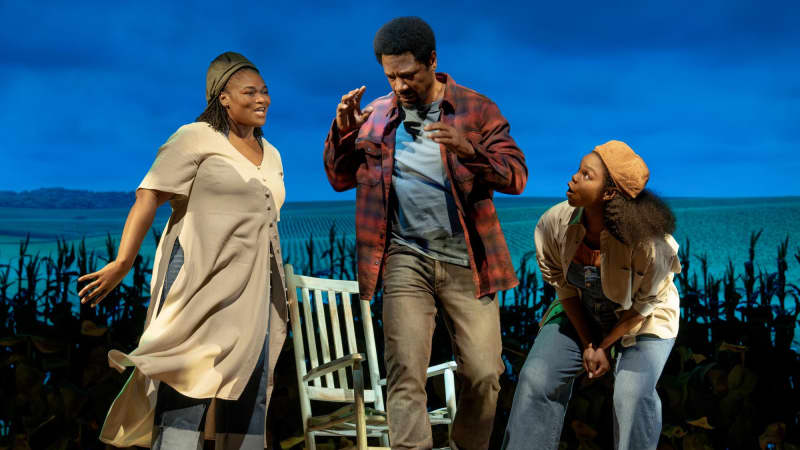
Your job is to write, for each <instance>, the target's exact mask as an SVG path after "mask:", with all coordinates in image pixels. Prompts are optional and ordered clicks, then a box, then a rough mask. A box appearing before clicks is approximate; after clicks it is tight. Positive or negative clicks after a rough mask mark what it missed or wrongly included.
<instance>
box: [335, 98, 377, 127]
mask: <svg viewBox="0 0 800 450" xmlns="http://www.w3.org/2000/svg"><path fill="white" fill-rule="evenodd" d="M366 89H367V88H366V86H361V87H360V88H358V89H354V90H352V91H350V92H348V93H347V94H345V95H343V96H342V101H341V102H339V106H337V107H336V127H337V128H338V129H339V135H340V136H341V135H344V134H347V133H349V132H350V131H353V130H355V129H357V128H359V127H360V126H361V125H363V124H364V122H365V121H366V120H367V117H369V115H370V113H371V112H372V107H371V106H370V107H367V108H364V111H361V97H362V96H363V95H364V91H365V90H366Z"/></svg>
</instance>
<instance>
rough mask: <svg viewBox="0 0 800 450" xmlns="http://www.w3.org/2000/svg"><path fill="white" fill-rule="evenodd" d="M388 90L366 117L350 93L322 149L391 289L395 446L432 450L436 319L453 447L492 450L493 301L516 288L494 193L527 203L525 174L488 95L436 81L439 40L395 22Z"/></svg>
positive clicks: (381, 40) (382, 40)
mask: <svg viewBox="0 0 800 450" xmlns="http://www.w3.org/2000/svg"><path fill="white" fill-rule="evenodd" d="M374 45H375V56H376V58H377V59H378V62H379V63H380V64H381V66H382V67H383V70H384V73H385V75H386V77H387V79H388V81H389V84H390V86H391V88H392V92H391V93H390V94H388V95H386V96H383V97H380V98H378V99H376V100H374V101H373V102H372V103H370V104H369V106H367V107H366V108H364V109H363V110H362V109H361V106H360V105H361V97H362V95H363V94H364V90H365V87H364V86H362V87H361V88H359V89H355V90H353V91H350V92H349V93H347V94H345V95H344V96H342V99H341V102H340V103H339V105H338V107H337V109H336V120H335V121H334V123H333V124H332V126H331V129H330V132H329V134H328V137H327V139H326V141H325V151H324V160H325V161H324V162H325V171H326V173H327V175H328V180H329V181H330V183H331V185H332V186H333V188H334V189H335V190H336V191H343V190H347V189H352V188H354V187H355V188H356V242H357V249H358V281H359V287H360V290H361V298H362V299H370V298H372V296H373V294H374V293H375V291H376V289H377V288H378V282H379V280H382V281H383V289H384V297H383V302H384V305H383V322H384V337H385V355H384V356H385V360H386V368H387V380H388V383H387V384H388V408H387V411H388V420H389V435H390V440H391V444H392V448H431V447H432V445H433V442H432V437H431V429H430V422H429V419H428V414H427V407H426V404H427V398H426V393H425V382H426V369H427V367H428V363H429V360H430V355H431V340H432V336H433V330H434V327H435V315H436V312H437V310H441V311H442V312H443V314H444V319H445V323H446V324H447V328H448V331H449V333H450V337H451V339H452V343H453V352H454V354H455V357H456V361H457V363H458V370H457V374H458V376H459V378H460V390H459V394H458V413H457V414H456V417H455V421H454V424H453V428H452V434H451V436H450V439H451V445H453V446H454V448H455V447H457V448H463V449H473V448H474V449H485V448H488V445H489V438H490V436H491V432H492V425H493V422H494V413H495V408H496V403H497V393H498V391H499V389H500V385H499V376H500V374H502V372H503V370H504V364H503V362H502V359H501V351H502V342H501V335H500V315H499V305H498V299H497V292H499V291H502V290H506V289H511V288H513V287H514V286H516V285H517V283H518V281H517V278H516V276H515V274H514V267H513V265H512V263H511V258H510V255H509V252H508V247H507V245H506V242H505V238H504V237H503V232H502V230H501V229H500V224H499V222H498V220H497V214H496V213H495V208H494V203H493V202H492V196H493V193H494V191H499V192H503V193H507V194H520V193H521V192H522V190H523V189H524V187H525V182H526V180H527V175H528V171H527V168H526V166H525V157H524V155H523V153H522V151H521V150H520V149H519V148H518V147H517V145H516V143H515V142H514V140H513V139H512V138H511V136H510V135H509V124H508V122H507V121H506V119H505V118H504V117H503V116H502V115H501V114H500V110H499V109H498V108H497V106H496V105H495V104H494V103H493V102H492V101H491V100H489V99H488V98H486V97H485V96H483V95H481V94H478V93H477V92H475V91H473V90H470V89H468V88H465V87H463V86H460V85H458V84H456V83H455V81H453V78H452V77H450V76H448V75H447V74H444V73H437V72H436V64H437V59H436V50H435V38H434V35H433V31H432V30H431V28H430V27H429V26H428V25H427V24H426V23H425V22H424V21H422V19H419V18H416V17H401V18H398V19H394V20H392V21H390V22H388V23H387V24H385V25H384V26H383V27H382V28H381V29H380V30H379V31H378V33H377V34H376V36H375V42H374Z"/></svg>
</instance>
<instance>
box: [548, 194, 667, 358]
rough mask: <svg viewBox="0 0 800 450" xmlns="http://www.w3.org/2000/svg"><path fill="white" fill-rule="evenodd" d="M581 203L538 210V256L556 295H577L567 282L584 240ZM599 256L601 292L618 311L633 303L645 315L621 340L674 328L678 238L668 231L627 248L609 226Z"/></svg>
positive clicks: (663, 335) (632, 340)
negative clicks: (611, 232)
mask: <svg viewBox="0 0 800 450" xmlns="http://www.w3.org/2000/svg"><path fill="white" fill-rule="evenodd" d="M582 214H583V208H574V207H572V206H570V205H569V203H567V202H566V201H564V202H562V203H559V204H557V205H555V206H553V207H552V208H550V209H549V210H548V211H547V212H545V213H544V215H542V217H541V218H540V219H539V223H538V224H537V225H536V232H535V241H536V259H537V260H538V262H539V269H540V270H541V272H542V278H543V279H544V281H546V282H548V283H550V284H551V285H553V286H554V287H555V288H556V292H557V294H558V298H559V299H566V298H570V297H580V291H579V290H578V289H576V288H575V287H573V286H571V285H570V284H569V283H567V270H568V268H569V264H570V262H571V261H572V258H573V257H574V256H575V252H576V251H577V249H578V247H579V246H580V243H581V241H583V238H584V235H585V234H586V229H585V228H584V227H583V225H582V223H581V216H582ZM600 252H601V257H602V262H601V265H600V277H601V283H602V287H603V294H605V296H606V297H608V298H609V299H610V300H612V301H613V302H615V303H618V304H619V308H618V309H617V315H618V316H619V315H620V313H621V312H622V311H625V310H628V309H631V308H633V309H635V310H636V311H637V312H638V313H639V314H641V315H643V316H645V320H644V321H643V322H642V323H641V324H640V325H639V326H637V327H634V328H633V329H632V330H631V331H630V332H629V333H628V334H626V335H625V336H624V337H623V338H622V345H623V346H626V347H628V346H631V345H633V344H635V343H636V336H637V335H642V334H653V335H656V336H658V337H660V338H663V339H668V338H674V337H675V336H677V334H678V321H679V317H680V305H679V302H680V296H679V295H678V289H677V288H676V287H675V283H674V282H673V278H674V276H675V274H676V273H680V271H681V264H680V261H679V260H678V243H677V242H675V239H674V238H673V237H672V236H671V235H665V236H664V239H653V240H650V241H648V242H645V243H642V244H639V245H637V246H635V247H634V248H631V247H629V246H627V245H625V244H623V243H621V242H620V241H618V240H617V239H615V238H614V237H613V236H611V234H609V233H608V232H607V231H605V230H604V231H603V232H602V233H601V235H600Z"/></svg>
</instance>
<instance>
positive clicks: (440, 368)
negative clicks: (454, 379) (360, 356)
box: [378, 361, 458, 386]
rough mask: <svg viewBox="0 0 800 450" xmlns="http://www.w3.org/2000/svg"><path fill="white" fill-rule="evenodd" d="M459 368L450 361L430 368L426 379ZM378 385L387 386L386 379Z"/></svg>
mask: <svg viewBox="0 0 800 450" xmlns="http://www.w3.org/2000/svg"><path fill="white" fill-rule="evenodd" d="M457 368H458V364H456V362H455V361H448V362H446V363H441V364H437V365H435V366H431V367H428V372H427V373H426V374H425V376H426V377H428V378H430V377H435V376H436V375H441V374H443V373H445V372H447V371H448V370H452V371H455V370H456V369H457ZM378 384H379V385H381V386H386V378H384V379H382V380H381V381H378Z"/></svg>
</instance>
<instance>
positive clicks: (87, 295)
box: [78, 260, 130, 308]
mask: <svg viewBox="0 0 800 450" xmlns="http://www.w3.org/2000/svg"><path fill="white" fill-rule="evenodd" d="M129 270H130V269H129V268H128V267H125V265H124V264H122V263H121V262H119V261H116V260H115V261H111V262H110V263H108V264H106V265H105V267H103V268H102V269H100V270H98V271H97V272H92V273H88V274H86V275H83V276H81V277H80V278H78V282H79V283H83V282H88V284H86V286H84V287H83V289H81V290H80V292H78V297H80V299H81V304H85V303H89V304H90V305H91V306H92V308H94V307H95V306H97V304H98V303H100V302H101V301H102V300H103V299H104V298H105V297H106V296H107V295H108V293H109V292H111V291H112V290H113V289H114V288H115V287H117V285H118V284H119V283H120V282H121V281H122V279H123V278H125V275H127V273H128V271H129Z"/></svg>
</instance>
